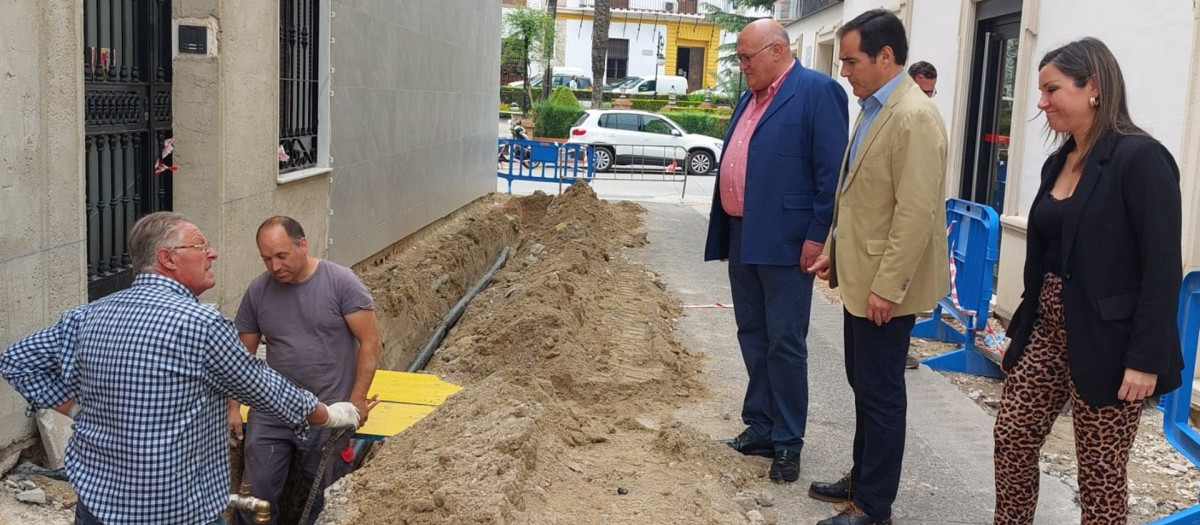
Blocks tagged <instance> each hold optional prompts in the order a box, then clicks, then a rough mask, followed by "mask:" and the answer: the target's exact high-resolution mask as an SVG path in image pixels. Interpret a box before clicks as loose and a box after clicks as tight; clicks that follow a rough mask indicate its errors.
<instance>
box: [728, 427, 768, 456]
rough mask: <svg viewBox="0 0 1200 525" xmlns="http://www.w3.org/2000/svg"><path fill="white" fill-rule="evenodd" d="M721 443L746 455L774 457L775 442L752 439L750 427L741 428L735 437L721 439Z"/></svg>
mask: <svg viewBox="0 0 1200 525" xmlns="http://www.w3.org/2000/svg"><path fill="white" fill-rule="evenodd" d="M722 443H725V444H726V445H729V448H732V449H734V450H736V451H738V452H740V453H742V454H745V455H747V456H762V457H764V458H773V457H775V443H774V442H772V441H765V440H755V439H752V438H751V437H750V429H746V430H743V431H742V433H741V434H738V436H737V437H735V438H733V439H728V440H725V441H722Z"/></svg>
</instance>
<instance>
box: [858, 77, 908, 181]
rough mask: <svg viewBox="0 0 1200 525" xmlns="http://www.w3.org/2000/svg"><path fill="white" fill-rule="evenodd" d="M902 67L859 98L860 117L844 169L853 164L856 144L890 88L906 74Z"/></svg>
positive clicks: (888, 93) (865, 131) (879, 108)
mask: <svg viewBox="0 0 1200 525" xmlns="http://www.w3.org/2000/svg"><path fill="white" fill-rule="evenodd" d="M906 74H907V73H905V72H904V70H903V69H901V70H900V73H899V74H898V75H896V77H895V78H893V79H891V80H889V81H888V83H887V84H884V85H883V87H881V88H879V89H877V90H875V92H874V93H872V94H871V96H869V97H867V98H865V99H859V101H858V105H859V107H861V108H862V118H860V119H859V121H858V127H857V128H855V130H854V140H853V141H852V142H851V143H850V158H848V159H846V171H850V166H853V165H854V159H855V158H857V157H858V144H859V143H860V142H862V140H863V137H865V136H867V130H869V129H871V123H873V122H875V117H876V116H878V115H879V110H881V109H883V103H884V102H887V99H888V97H889V96H891V94H892V90H894V89H896V86H897V85H898V84H900V78H901V77H903V76H904V75H906Z"/></svg>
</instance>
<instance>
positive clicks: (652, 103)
mask: <svg viewBox="0 0 1200 525" xmlns="http://www.w3.org/2000/svg"><path fill="white" fill-rule="evenodd" d="M629 102H630V103H632V104H633V109H639V110H642V111H649V112H651V113H653V112H656V111H658V110H660V109H662V108H663V106H666V105H667V101H665V100H657V99H652V98H631V99H629Z"/></svg>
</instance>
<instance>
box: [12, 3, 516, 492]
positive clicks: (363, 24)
mask: <svg viewBox="0 0 1200 525" xmlns="http://www.w3.org/2000/svg"><path fill="white" fill-rule="evenodd" d="M500 36H501V23H500V6H499V5H497V4H495V3H490V2H477V1H473V0H445V1H440V2H426V3H419V4H410V3H404V2H382V3H380V2H377V3H363V2H349V1H338V0H268V1H262V2H230V1H227V0H173V1H172V0H155V1H135V0H112V1H111V2H109V1H105V2H94V1H88V2H78V1H73V0H14V1H13V2H9V5H8V7H7V8H6V12H5V16H4V17H3V19H2V20H0V71H3V74H2V75H0V107H2V108H3V109H2V110H0V112H2V116H0V162H2V163H3V164H2V165H3V166H4V169H3V171H0V287H2V288H3V292H4V296H5V297H6V298H8V300H7V301H4V302H3V304H0V347H6V346H7V345H9V344H11V343H12V342H13V341H15V340H16V339H18V338H20V337H21V336H23V335H25V334H26V333H28V332H30V331H32V330H34V329H37V328H39V327H42V326H45V325H47V324H50V323H52V322H54V321H55V320H57V318H58V317H59V315H60V314H61V313H62V311H63V310H65V309H67V308H70V307H73V306H76V305H79V304H82V303H84V302H87V301H88V300H90V299H94V298H97V297H100V296H103V295H106V294H108V293H111V292H113V291H115V290H119V289H121V288H123V287H125V286H128V284H129V282H130V281H131V280H132V275H133V268H131V267H130V264H129V258H128V254H127V253H125V236H126V234H127V232H128V230H129V228H130V227H131V226H132V224H133V222H134V221H135V220H136V219H137V218H138V217H140V216H142V215H144V214H146V213H149V212H152V211H157V210H174V211H178V212H181V213H184V214H186V215H188V216H189V217H190V218H191V219H192V220H193V221H195V222H196V223H197V225H198V226H200V228H201V229H202V230H203V231H204V232H205V233H206V235H207V237H208V239H209V241H210V242H212V243H213V245H214V247H215V248H216V249H217V251H218V252H219V255H220V258H219V259H218V260H217V261H216V263H215V264H214V266H213V270H214V272H215V273H216V277H217V283H218V285H217V287H215V288H213V289H212V290H210V291H208V292H206V293H205V294H204V295H203V296H202V297H201V300H202V301H206V302H210V303H213V304H215V305H216V306H217V307H218V308H219V309H221V310H222V311H223V312H225V313H226V314H227V315H231V314H232V313H233V311H234V310H235V309H236V308H237V305H238V303H239V301H240V299H241V294H242V290H243V289H244V287H245V285H246V284H247V283H249V281H250V280H251V279H252V278H253V277H255V276H257V275H258V274H259V273H260V272H261V271H262V270H263V267H262V263H261V261H260V259H259V255H258V250H257V248H256V247H255V244H254V232H255V230H256V229H257V227H258V224H259V223H261V222H262V220H264V219H266V218H267V217H269V216H271V215H276V214H282V215H290V216H293V217H295V218H296V219H298V220H299V221H300V222H301V223H302V224H303V225H304V226H305V229H306V230H307V232H306V233H307V234H308V238H309V245H310V249H311V250H312V252H313V253H314V254H315V255H317V256H320V257H327V258H329V259H331V260H333V261H336V262H339V263H343V264H347V265H352V264H355V263H357V262H359V261H362V260H364V259H366V258H368V257H370V256H372V255H373V254H375V253H377V252H380V251H382V250H384V249H386V248H387V247H388V246H390V245H391V244H392V243H394V242H396V241H398V240H400V239H401V238H403V237H405V236H407V235H409V234H411V233H413V232H415V231H417V230H418V229H420V228H421V227H423V226H425V225H426V224H429V223H430V222H432V221H434V220H436V219H437V218H440V217H442V216H445V215H447V214H449V213H451V212H453V211H454V210H455V209H457V208H459V207H461V206H463V205H465V204H467V203H469V202H471V201H472V200H474V199H476V198H478V197H480V196H482V195H485V194H486V193H487V192H489V191H492V190H493V189H494V187H495V182H494V179H493V175H492V174H491V173H492V172H491V170H492V162H493V155H494V148H495V140H496V138H495V137H496V135H495V133H496V131H495V128H494V125H493V124H492V121H493V119H495V110H496V106H497V104H498V103H499V97H498V94H497V92H496V90H495V88H494V87H493V86H491V85H490V84H489V83H479V82H477V81H476V80H477V79H478V78H479V77H481V76H482V77H487V78H492V77H495V76H496V75H498V74H499V41H500ZM24 412H25V404H24V401H23V400H22V399H20V397H19V396H18V395H17V394H16V393H15V392H13V391H12V390H11V389H10V388H9V387H8V385H6V384H0V472H2V471H4V470H7V467H8V466H11V462H12V461H15V459H16V453H17V452H19V451H20V450H21V449H23V448H25V447H26V446H28V445H30V444H31V440H32V439H33V436H34V431H33V424H32V422H31V420H30V419H29V418H26V417H25V414H24Z"/></svg>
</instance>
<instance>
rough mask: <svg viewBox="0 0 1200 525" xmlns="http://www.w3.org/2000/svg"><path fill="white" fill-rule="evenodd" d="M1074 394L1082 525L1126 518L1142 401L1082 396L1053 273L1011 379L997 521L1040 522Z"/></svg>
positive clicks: (1005, 524) (1010, 524) (999, 441)
mask: <svg viewBox="0 0 1200 525" xmlns="http://www.w3.org/2000/svg"><path fill="white" fill-rule="evenodd" d="M1068 400H1070V401H1071V412H1072V415H1073V418H1072V423H1073V425H1074V427H1075V455H1076V457H1077V459H1078V463H1079V475H1078V480H1079V505H1080V507H1081V508H1082V510H1083V516H1082V520H1081V524H1082V525H1109V524H1124V523H1125V522H1126V513H1127V512H1128V508H1127V507H1128V504H1127V501H1126V500H1127V494H1126V493H1127V486H1126V474H1125V463H1126V462H1127V461H1128V460H1129V449H1130V447H1132V446H1133V439H1134V437H1136V436H1137V427H1138V418H1139V417H1140V416H1141V412H1142V403H1141V402H1130V403H1121V404H1119V405H1115V406H1102V407H1096V406H1091V405H1088V404H1087V402H1085V401H1084V400H1083V398H1081V397H1079V393H1078V392H1076V391H1075V385H1074V383H1072V382H1071V374H1070V368H1069V365H1068V363H1067V334H1066V329H1065V326H1064V320H1063V304H1062V279H1061V278H1059V277H1058V276H1057V275H1054V274H1051V273H1047V274H1046V276H1045V279H1044V280H1043V282H1042V293H1041V296H1040V297H1038V317H1037V320H1036V321H1035V322H1034V325H1033V334H1032V335H1031V336H1030V338H1029V344H1028V345H1027V346H1026V347H1025V353H1024V354H1023V355H1021V357H1020V360H1019V361H1017V364H1016V365H1015V366H1013V369H1012V370H1011V371H1010V372H1009V373H1008V374H1007V375H1006V376H1005V377H1004V397H1003V399H1002V400H1001V401H1000V412H999V413H998V414H997V415H996V428H995V440H996V444H995V456H994V461H995V466H996V513H995V518H994V520H995V521H994V523H995V524H996V525H1028V524H1032V523H1033V514H1034V510H1035V508H1036V507H1037V500H1038V477H1039V471H1038V458H1039V457H1040V456H1041V449H1042V444H1043V443H1045V441H1046V435H1047V434H1049V433H1050V428H1051V427H1052V426H1053V425H1054V420H1055V418H1056V417H1057V416H1058V414H1059V413H1060V412H1061V411H1062V407H1063V405H1064V404H1066V402H1067V401H1068Z"/></svg>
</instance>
